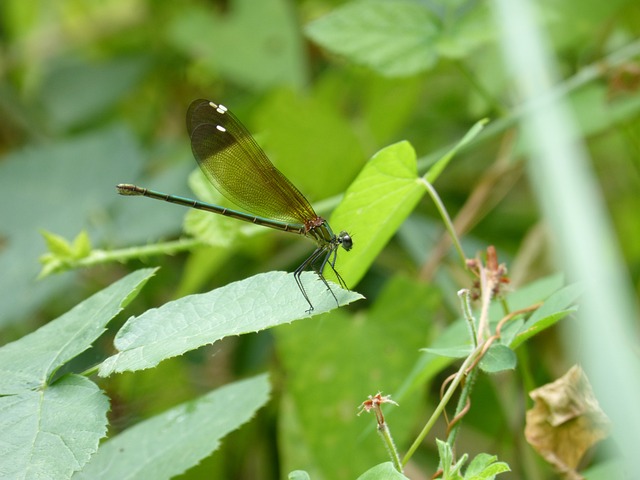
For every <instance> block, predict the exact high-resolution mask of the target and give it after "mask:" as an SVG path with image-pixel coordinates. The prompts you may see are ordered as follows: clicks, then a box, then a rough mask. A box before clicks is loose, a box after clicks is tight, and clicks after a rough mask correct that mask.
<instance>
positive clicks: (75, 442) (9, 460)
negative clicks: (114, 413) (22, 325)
mask: <svg viewBox="0 0 640 480" xmlns="http://www.w3.org/2000/svg"><path fill="white" fill-rule="evenodd" d="M25 352H26V350H25ZM23 353H24V352H23ZM25 356H27V355H25ZM108 410H109V400H108V398H107V397H106V396H105V395H104V393H103V392H102V391H101V390H100V388H99V387H98V386H97V385H96V384H95V383H93V382H92V381H91V380H88V379H87V378H85V377H81V376H79V375H66V376H64V377H62V378H61V379H60V380H58V381H57V382H55V383H54V384H52V385H49V386H48V387H47V388H42V389H38V390H24V391H22V392H21V393H19V394H17V395H7V396H2V397H0V444H2V448H1V449H0V478H21V479H31V478H33V479H37V478H56V479H63V478H71V475H72V474H73V472H74V471H77V470H79V469H80V468H82V466H83V465H84V464H85V463H86V462H87V461H88V460H89V458H90V457H91V455H92V454H93V453H94V452H95V451H96V450H97V449H98V441H99V440H100V438H102V437H103V436H104V435H105V434H106V433H107V411H108Z"/></svg>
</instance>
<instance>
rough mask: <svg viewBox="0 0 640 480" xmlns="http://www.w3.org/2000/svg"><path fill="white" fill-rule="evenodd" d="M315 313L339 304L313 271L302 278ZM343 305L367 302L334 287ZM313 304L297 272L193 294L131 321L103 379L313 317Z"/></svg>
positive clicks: (103, 367) (103, 370)
mask: <svg viewBox="0 0 640 480" xmlns="http://www.w3.org/2000/svg"><path fill="white" fill-rule="evenodd" d="M301 280H302V283H303V284H304V287H305V290H306V292H307V295H308V296H309V298H310V299H311V301H312V303H313V305H314V307H315V310H314V311H313V314H314V315H317V314H319V313H323V312H327V311H329V310H332V309H334V308H336V306H337V305H336V301H335V299H334V298H333V296H332V295H331V292H329V291H327V288H326V287H325V285H324V284H323V283H322V282H320V281H318V277H317V276H316V275H315V274H314V273H312V272H304V273H303V274H302V276H301ZM331 289H332V291H333V293H334V294H335V296H336V297H337V299H338V301H339V303H340V305H346V304H348V303H351V302H353V301H355V300H358V299H360V298H362V295H360V294H358V293H355V292H350V291H347V290H343V289H341V288H339V287H338V286H337V285H335V284H332V285H331ZM308 308H309V307H308V304H307V302H306V301H305V300H304V298H303V297H302V295H301V294H300V291H299V289H298V287H297V285H296V282H295V281H294V279H293V274H287V273H284V272H269V273H263V274H260V275H256V276H253V277H251V278H247V279H246V280H242V281H239V282H234V283H231V284H229V285H226V286H224V287H221V288H218V289H216V290H213V291H211V292H208V293H203V294H197V295H189V296H187V297H183V298H180V299H178V300H176V301H173V302H169V303H167V304H165V305H163V306H162V307H159V308H154V309H151V310H148V311H146V312H145V313H143V314H142V315H140V316H138V317H131V318H130V319H129V320H128V321H127V322H126V324H125V325H124V326H123V327H122V329H121V330H120V331H119V332H118V334H117V335H116V338H115V340H114V343H115V347H116V349H117V350H118V353H116V354H115V355H113V356H111V357H109V358H108V359H106V360H105V361H104V363H103V364H102V365H101V366H100V375H102V376H107V375H110V374H111V373H113V372H123V371H126V370H132V371H133V370H141V369H144V368H150V367H153V366H155V365H157V364H158V363H160V362H161V361H162V360H164V359H167V358H170V357H174V356H177V355H181V354H183V353H185V352H187V351H189V350H193V349H195V348H198V347H200V346H202V345H208V344H211V343H213V342H215V341H216V340H220V339H221V338H224V337H226V336H229V335H241V334H243V333H250V332H258V331H260V330H264V329H265V328H270V327H274V326H276V325H281V324H285V323H291V322H292V321H294V320H298V319H300V318H304V317H309V314H308V313H306V310H307V309H308Z"/></svg>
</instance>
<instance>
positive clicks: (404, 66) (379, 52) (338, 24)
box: [305, 0, 438, 76]
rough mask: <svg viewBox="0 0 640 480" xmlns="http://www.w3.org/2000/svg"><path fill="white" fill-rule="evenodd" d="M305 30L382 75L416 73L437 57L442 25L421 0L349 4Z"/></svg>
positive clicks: (329, 48) (372, 0)
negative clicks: (415, 0)
mask: <svg viewBox="0 0 640 480" xmlns="http://www.w3.org/2000/svg"><path fill="white" fill-rule="evenodd" d="M305 32H306V34H307V35H308V36H309V37H310V38H311V39H312V40H313V41H315V42H316V43H318V44H320V45H322V46H323V47H324V48H326V49H328V50H330V51H332V52H334V53H337V54H339V55H344V56H346V57H347V58H349V59H350V60H351V61H353V62H356V63H360V64H363V65H367V66H369V67H371V68H373V69H375V70H376V71H377V72H378V73H381V74H382V75H387V76H408V75H414V74H416V73H419V72H422V71H424V70H427V69H429V68H431V67H432V66H433V65H434V64H435V63H436V60H437V52H436V49H435V43H436V41H437V38H438V27H437V25H436V22H435V20H434V18H433V16H432V15H431V13H430V12H429V10H428V9H427V8H426V7H424V6H423V5H421V4H419V3H417V2H410V1H405V0H397V1H393V2H390V1H387V0H369V1H366V2H365V1H356V2H349V3H347V4H345V5H343V6H341V7H339V8H337V9H335V10H333V11H332V12H331V13H329V14H328V15H326V16H324V17H322V18H320V19H318V20H315V21H313V22H311V23H310V24H308V25H307V27H306V29H305Z"/></svg>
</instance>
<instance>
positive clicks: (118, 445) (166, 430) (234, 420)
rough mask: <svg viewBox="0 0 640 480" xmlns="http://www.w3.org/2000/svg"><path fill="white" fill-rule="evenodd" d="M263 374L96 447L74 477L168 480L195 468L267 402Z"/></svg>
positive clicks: (159, 416)
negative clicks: (94, 451) (95, 451)
mask: <svg viewBox="0 0 640 480" xmlns="http://www.w3.org/2000/svg"><path fill="white" fill-rule="evenodd" d="M269 390H270V387H269V382H268V380H267V376H266V375H260V376H257V377H254V378H250V379H248V380H243V381H239V382H235V383H233V384H231V385H227V386H224V387H222V388H219V389H217V390H214V391H213V392H210V393H208V394H207V395H204V396H202V397H200V398H198V399H196V400H192V401H189V402H185V403H183V404H181V405H179V406H177V407H175V408H172V409H170V410H168V411H166V412H164V413H162V414H160V415H156V416H155V417H153V418H151V419H149V420H145V421H143V422H141V423H139V424H137V425H135V426H133V427H131V428H129V429H128V430H125V431H124V432H123V433H120V434H119V435H116V436H115V437H113V438H111V439H109V440H108V441H106V442H105V443H104V444H102V445H101V446H100V449H99V450H98V453H97V454H96V455H95V456H94V457H93V458H92V459H91V461H90V462H89V463H88V464H87V466H86V467H85V468H84V469H83V470H82V471H81V472H80V473H79V474H78V475H76V476H75V477H74V479H78V480H80V479H90V480H97V479H126V478H152V479H154V480H162V479H169V478H172V477H174V476H176V475H179V474H181V473H183V472H185V471H186V470H187V469H189V468H191V467H193V466H195V465H197V464H198V463H199V462H200V461H201V460H202V459H203V458H205V457H207V456H208V455H210V454H211V452H213V451H214V450H216V449H217V448H218V447H219V446H220V440H221V439H222V438H223V437H224V436H225V435H227V434H228V433H229V432H232V431H234V430H236V429H238V428H239V427H240V426H241V425H242V424H244V423H246V422H247V421H249V419H251V417H252V416H253V415H255V412H256V411H257V410H258V409H259V408H260V407H262V406H263V405H264V404H265V403H266V402H267V400H268V399H269Z"/></svg>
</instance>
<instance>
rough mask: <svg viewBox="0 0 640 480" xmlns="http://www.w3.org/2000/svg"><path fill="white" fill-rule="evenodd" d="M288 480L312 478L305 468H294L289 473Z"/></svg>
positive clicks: (309, 479) (307, 479) (308, 479)
mask: <svg viewBox="0 0 640 480" xmlns="http://www.w3.org/2000/svg"><path fill="white" fill-rule="evenodd" d="M287 480H311V477H310V476H309V474H308V473H307V472H305V471H304V470H294V471H293V472H290V473H289V475H288V476H287Z"/></svg>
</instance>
